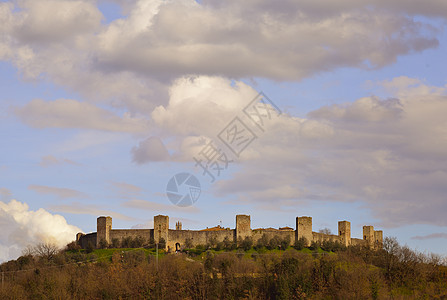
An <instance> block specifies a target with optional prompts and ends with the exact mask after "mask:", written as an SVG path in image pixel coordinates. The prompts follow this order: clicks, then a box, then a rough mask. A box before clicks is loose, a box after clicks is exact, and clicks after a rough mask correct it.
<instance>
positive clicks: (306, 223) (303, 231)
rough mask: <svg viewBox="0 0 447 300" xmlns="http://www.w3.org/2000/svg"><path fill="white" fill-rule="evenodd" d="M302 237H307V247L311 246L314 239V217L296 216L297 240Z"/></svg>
mask: <svg viewBox="0 0 447 300" xmlns="http://www.w3.org/2000/svg"><path fill="white" fill-rule="evenodd" d="M302 237H303V238H305V239H306V247H309V246H310V243H311V242H312V240H313V236H312V217H297V218H296V233H295V238H296V240H299V239H300V238H302Z"/></svg>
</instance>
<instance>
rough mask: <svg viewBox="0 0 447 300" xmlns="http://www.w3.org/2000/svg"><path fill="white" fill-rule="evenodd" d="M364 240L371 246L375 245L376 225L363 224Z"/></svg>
mask: <svg viewBox="0 0 447 300" xmlns="http://www.w3.org/2000/svg"><path fill="white" fill-rule="evenodd" d="M363 240H365V241H366V243H367V244H368V246H369V247H371V248H373V247H374V226H363Z"/></svg>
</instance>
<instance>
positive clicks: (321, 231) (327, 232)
mask: <svg viewBox="0 0 447 300" xmlns="http://www.w3.org/2000/svg"><path fill="white" fill-rule="evenodd" d="M318 232H319V233H322V234H332V232H331V230H330V229H329V228H327V227H325V228H323V229H320V230H318Z"/></svg>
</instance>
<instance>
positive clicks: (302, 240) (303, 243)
mask: <svg viewBox="0 0 447 300" xmlns="http://www.w3.org/2000/svg"><path fill="white" fill-rule="evenodd" d="M306 245H307V240H306V238H305V237H303V236H302V237H300V238H299V239H298V240H296V241H295V245H294V246H293V247H294V248H295V249H296V250H301V249H304V248H305V247H306Z"/></svg>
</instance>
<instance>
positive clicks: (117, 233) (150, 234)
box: [110, 229, 154, 244]
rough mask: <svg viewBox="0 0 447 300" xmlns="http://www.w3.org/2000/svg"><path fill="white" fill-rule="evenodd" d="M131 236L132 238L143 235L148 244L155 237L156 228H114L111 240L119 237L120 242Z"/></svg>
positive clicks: (111, 232)
mask: <svg viewBox="0 0 447 300" xmlns="http://www.w3.org/2000/svg"><path fill="white" fill-rule="evenodd" d="M127 237H130V238H132V239H134V238H136V237H142V238H143V239H144V241H145V243H146V244H147V243H148V242H149V239H150V238H154V230H153V229H112V230H111V231H110V242H112V241H113V239H118V240H119V241H120V242H121V241H122V240H123V239H125V238H127Z"/></svg>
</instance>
